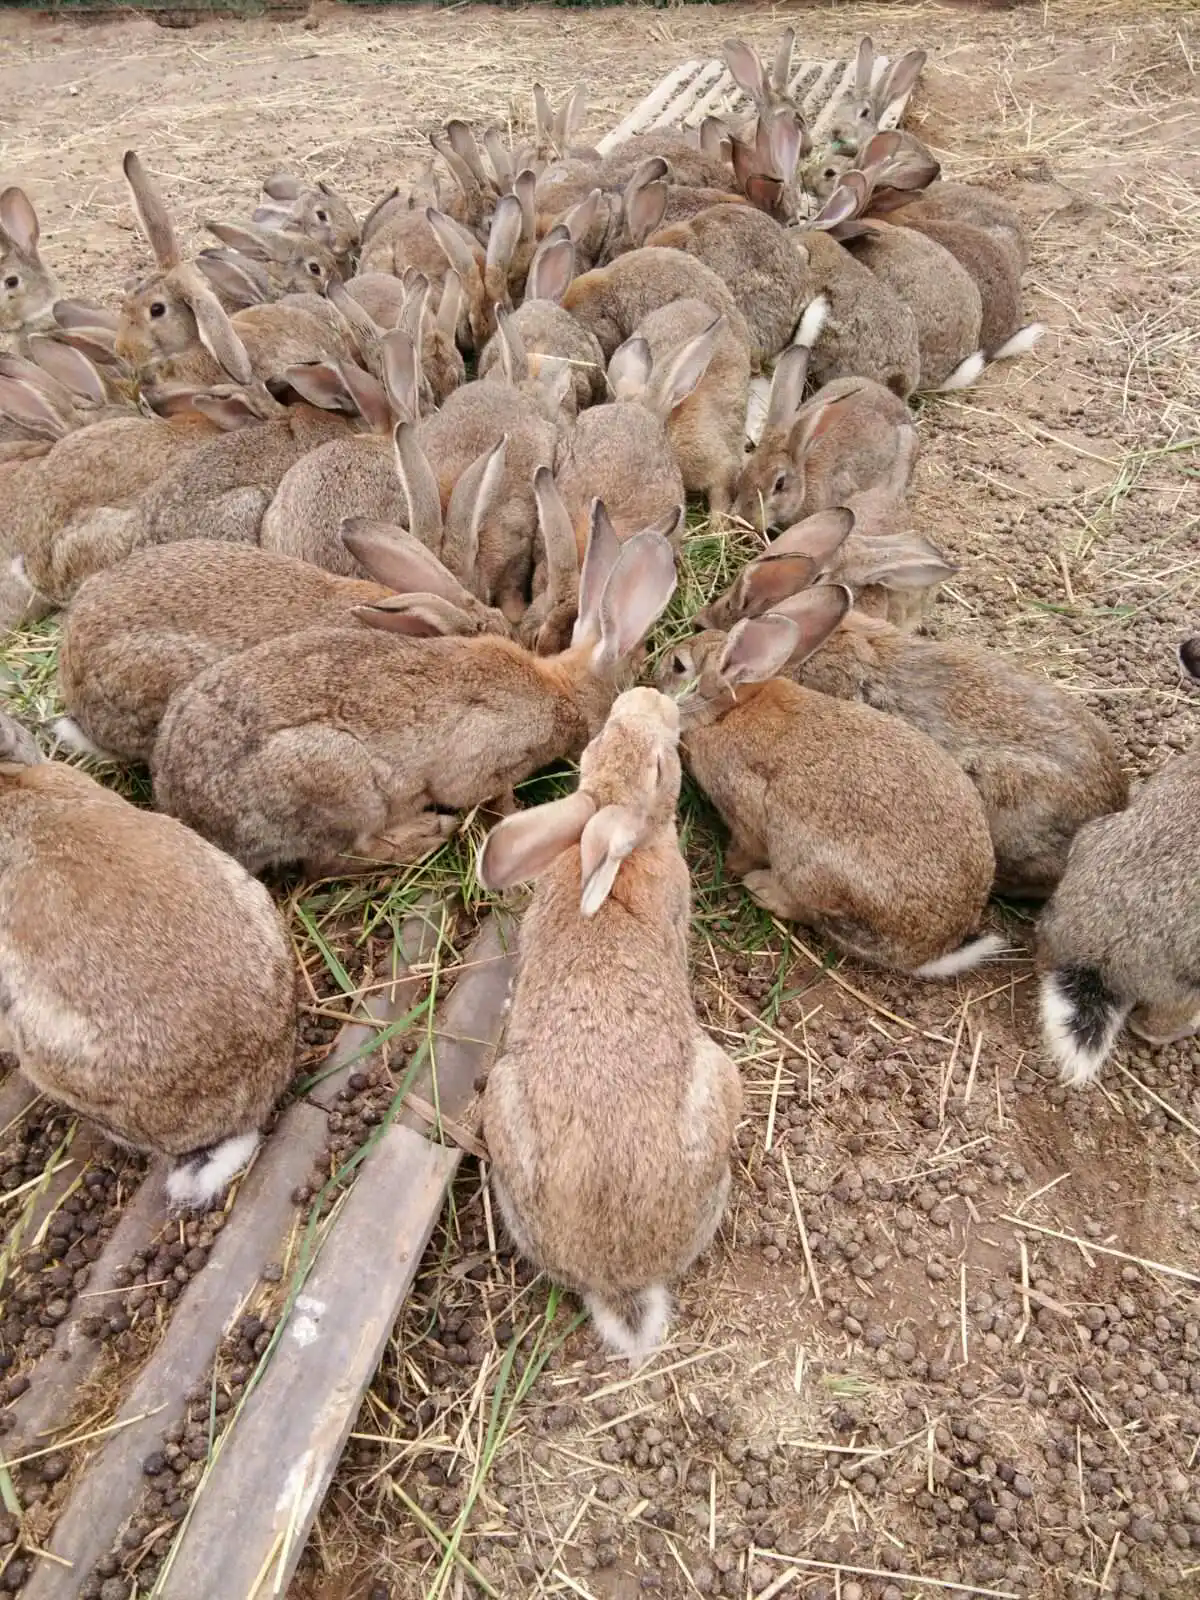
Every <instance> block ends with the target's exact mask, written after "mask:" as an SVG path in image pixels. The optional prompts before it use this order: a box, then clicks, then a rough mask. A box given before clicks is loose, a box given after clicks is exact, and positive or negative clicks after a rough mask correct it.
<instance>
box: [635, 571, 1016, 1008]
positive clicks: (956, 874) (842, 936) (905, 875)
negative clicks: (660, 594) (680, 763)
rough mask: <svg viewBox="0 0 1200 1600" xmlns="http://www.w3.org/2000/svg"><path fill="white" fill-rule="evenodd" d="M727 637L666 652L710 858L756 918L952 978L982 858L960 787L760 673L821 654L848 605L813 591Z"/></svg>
mask: <svg viewBox="0 0 1200 1600" xmlns="http://www.w3.org/2000/svg"><path fill="white" fill-rule="evenodd" d="M803 600H804V605H803V606H801V605H799V604H796V603H793V605H794V609H793V611H792V614H791V615H790V616H787V617H784V616H778V615H775V614H773V613H768V614H767V615H766V616H762V617H757V618H752V619H748V620H746V621H743V622H739V623H737V624H736V626H735V627H734V628H733V629H732V631H731V632H730V633H729V634H728V635H724V634H716V633H702V634H700V635H698V636H697V637H695V638H693V639H691V640H689V641H687V642H686V643H684V644H682V645H680V646H678V647H676V649H675V650H674V651H673V652H672V653H671V655H670V656H669V657H668V658H667V661H666V663H665V666H664V669H663V673H662V677H661V681H662V683H663V685H664V687H666V686H669V687H670V688H671V690H672V691H673V692H676V693H677V694H678V695H679V697H680V714H681V722H682V730H683V733H682V744H683V752H684V758H685V760H686V762H687V765H688V768H689V770H690V771H691V772H692V774H693V776H694V777H695V779H696V781H697V783H699V785H700V786H701V788H702V789H703V790H704V791H705V793H706V794H707V795H708V796H709V798H710V799H711V800H712V802H713V804H714V805H715V806H716V808H717V810H718V811H719V812H720V813H721V816H722V817H723V818H724V820H725V822H726V823H727V825H728V827H729V829H730V832H731V835H732V842H731V847H730V849H729V851H728V853H727V856H726V860H727V863H728V865H729V869H730V871H731V872H734V873H736V874H738V876H740V877H741V879H742V882H743V883H744V884H745V886H746V888H747V889H748V890H749V891H750V893H751V894H752V895H753V896H754V898H755V899H756V900H757V901H758V903H759V904H760V905H761V906H763V907H764V909H765V910H767V911H769V912H770V913H771V914H772V915H774V916H778V917H784V918H788V919H792V918H794V919H796V920H797V921H800V922H804V923H807V924H808V925H810V926H812V927H813V928H815V929H816V930H817V931H818V932H819V933H820V934H822V935H823V936H824V937H826V938H828V939H830V940H832V941H833V942H834V943H835V944H837V945H839V946H840V947H841V948H842V949H843V950H846V951H848V952H849V953H850V954H852V955H854V956H856V957H858V958H859V959H860V960H864V961H869V962H871V963H873V964H876V965H879V966H886V967H892V968H895V969H896V970H898V971H901V972H907V973H910V974H912V975H913V976H914V977H920V978H945V977H951V976H953V975H954V974H956V973H959V972H966V971H968V970H969V969H970V968H971V967H973V966H975V965H976V964H977V963H978V962H980V961H982V960H984V959H985V958H986V957H987V956H989V955H992V954H994V953H995V952H996V951H997V949H999V948H1000V947H1001V946H1002V945H1003V940H1001V939H999V938H997V937H996V936H994V935H986V936H983V937H979V936H978V928H979V921H980V918H981V917H982V915H983V910H984V906H985V905H986V903H987V897H988V891H989V889H990V887H991V883H992V875H993V870H994V865H995V863H994V858H993V854H992V844H991V840H990V838H989V837H988V830H987V819H986V817H985V816H984V812H983V807H982V805H981V803H980V800H979V796H978V795H977V794H976V792H975V790H974V788H973V787H972V785H971V782H970V780H969V779H968V778H967V777H966V776H965V774H964V773H963V772H962V771H961V770H960V769H959V768H958V767H957V766H956V765H955V763H954V762H953V761H952V760H951V759H950V757H949V756H948V755H946V754H945V752H944V751H942V750H940V749H939V748H938V746H937V745H936V744H935V743H934V742H933V740H932V739H930V738H929V737H928V736H927V735H926V734H923V733H920V732H918V731H917V729H915V728H912V727H910V726H909V725H908V724H907V723H904V722H901V721H900V719H899V718H898V717H888V716H885V715H884V714H883V713H882V712H879V711H875V710H873V709H872V708H871V707H870V706H864V705H858V704H855V703H850V702H846V701H841V700H833V699H830V698H829V697H828V696H826V695H821V694H815V693H814V692H813V691H812V690H811V689H802V688H800V687H799V686H798V685H796V684H795V683H790V682H788V681H787V680H786V679H784V678H779V677H777V676H776V674H777V673H779V672H780V671H782V670H783V669H784V668H785V667H787V666H788V664H789V662H797V661H799V660H801V659H803V658H804V657H805V656H807V655H809V654H811V652H812V651H813V650H815V649H817V647H818V646H819V645H821V644H822V643H823V642H824V641H825V640H826V639H827V638H828V637H829V635H830V633H832V632H833V630H834V628H836V627H837V625H838V623H839V622H840V621H841V620H842V618H843V617H844V616H845V614H846V611H847V609H848V608H849V605H850V593H849V591H848V590H846V589H842V588H840V587H838V586H835V585H821V586H820V587H819V588H817V589H813V590H810V591H809V593H808V594H807V595H805V596H804V597H803Z"/></svg>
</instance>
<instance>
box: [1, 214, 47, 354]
mask: <svg viewBox="0 0 1200 1600" xmlns="http://www.w3.org/2000/svg"><path fill="white" fill-rule="evenodd" d="M40 238H41V228H40V227H39V225H38V217H37V212H36V211H35V210H34V209H33V206H32V204H31V203H30V200H29V196H28V195H27V194H26V193H25V191H24V189H18V188H16V187H10V188H8V189H5V190H4V191H3V193H0V346H3V343H4V341H5V340H6V339H8V340H10V341H11V342H15V336H16V335H18V334H28V333H31V332H33V331H34V330H35V329H37V328H41V327H45V326H47V325H52V321H53V319H52V314H51V313H52V309H53V306H54V302H55V301H56V300H57V299H58V284H57V283H56V282H55V278H54V274H53V272H51V270H50V268H49V267H48V266H47V265H46V263H45V262H44V261H43V260H42V257H41V253H40V251H39V250H38V241H39V239H40Z"/></svg>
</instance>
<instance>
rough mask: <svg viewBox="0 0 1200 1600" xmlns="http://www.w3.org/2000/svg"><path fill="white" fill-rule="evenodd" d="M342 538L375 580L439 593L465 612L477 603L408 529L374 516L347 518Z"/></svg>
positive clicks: (399, 590)
mask: <svg viewBox="0 0 1200 1600" xmlns="http://www.w3.org/2000/svg"><path fill="white" fill-rule="evenodd" d="M341 540H342V543H343V544H344V545H345V547H346V549H347V550H349V552H350V554H351V555H352V556H353V557H354V559H355V560H356V561H357V562H358V563H359V565H360V566H363V567H365V568H366V569H367V571H368V572H369V573H370V574H371V576H372V577H373V578H374V579H375V581H376V583H383V584H386V585H387V587H388V588H389V589H394V590H395V592H396V593H397V594H421V595H436V596H438V597H439V598H440V599H442V600H448V601H449V602H450V604H451V605H455V606H458V607H459V608H460V609H462V610H464V611H469V610H470V609H471V608H472V607H473V606H474V603H475V602H474V600H473V598H472V596H471V594H470V593H469V591H468V590H466V589H464V588H463V586H462V584H461V583H459V581H458V579H457V578H456V577H455V576H454V574H453V573H452V572H450V571H449V570H448V568H446V567H445V566H444V565H443V564H442V563H441V562H440V561H439V560H438V558H437V556H435V555H434V553H433V551H432V550H427V549H426V548H425V546H424V545H423V544H422V543H421V541H420V539H418V538H416V537H415V536H414V535H413V534H411V533H409V532H408V530H407V529H405V528H398V527H396V526H395V524H394V523H390V522H376V521H375V520H374V519H373V518H371V517H347V518H346V519H345V521H344V522H343V523H342V527H341Z"/></svg>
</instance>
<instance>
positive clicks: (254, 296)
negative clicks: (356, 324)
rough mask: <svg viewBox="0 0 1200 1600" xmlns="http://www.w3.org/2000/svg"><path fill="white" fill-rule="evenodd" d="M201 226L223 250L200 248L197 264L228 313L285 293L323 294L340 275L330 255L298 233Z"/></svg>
mask: <svg viewBox="0 0 1200 1600" xmlns="http://www.w3.org/2000/svg"><path fill="white" fill-rule="evenodd" d="M205 226H206V227H207V228H208V231H209V232H210V233H213V234H215V235H216V237H217V238H218V239H220V240H221V242H222V244H223V245H224V246H225V247H226V248H225V249H221V250H218V249H211V250H202V251H201V252H200V254H199V255H198V256H197V257H196V265H197V266H198V267H199V268H200V270H201V272H203V273H204V276H205V277H206V278H207V279H208V281H209V282H210V283H211V284H212V286H213V289H214V290H215V291H216V293H217V295H218V297H219V298H220V299H221V301H222V303H223V304H224V305H225V307H226V309H227V310H236V309H238V308H239V307H241V306H253V305H262V304H265V303H266V302H267V301H268V300H276V299H279V298H281V297H282V296H284V295H292V294H324V293H325V291H326V289H327V288H328V287H329V285H330V284H331V283H332V282H334V281H335V280H336V279H337V278H339V276H340V274H339V272H338V264H337V258H336V256H334V254H333V252H332V251H331V250H326V249H325V247H324V246H323V245H320V244H317V243H316V242H315V241H314V240H312V239H309V238H307V237H306V236H305V235H304V234H302V233H283V232H274V231H272V230H271V229H269V228H259V227H256V226H255V225H254V224H253V223H240V224H235V223H232V222H209V223H206V224H205Z"/></svg>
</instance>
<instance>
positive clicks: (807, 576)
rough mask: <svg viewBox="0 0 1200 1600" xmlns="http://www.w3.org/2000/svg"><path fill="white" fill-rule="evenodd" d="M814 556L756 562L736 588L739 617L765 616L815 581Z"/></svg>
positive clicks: (764, 558)
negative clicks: (765, 613) (767, 612)
mask: <svg viewBox="0 0 1200 1600" xmlns="http://www.w3.org/2000/svg"><path fill="white" fill-rule="evenodd" d="M819 570H820V569H819V567H818V566H817V563H816V562H815V561H814V560H813V559H812V558H811V557H810V556H803V555H787V554H784V555H772V554H771V553H770V551H768V552H767V554H766V555H765V556H761V557H760V558H759V559H758V560H757V561H752V562H751V563H750V565H749V566H748V567H747V568H746V570H745V571H744V572H743V573H742V575H741V577H740V578H739V579H738V580H737V583H736V585H735V587H734V595H735V600H734V612H735V615H737V616H739V617H761V616H762V615H763V613H764V612H766V611H776V610H778V609H779V607H780V605H781V603H782V602H783V601H784V600H787V599H788V598H789V597H790V596H792V595H794V594H797V593H799V591H800V590H802V589H807V588H808V586H809V585H810V584H811V583H812V582H813V581H814V580H815V578H816V576H817V573H818V571H819Z"/></svg>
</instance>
